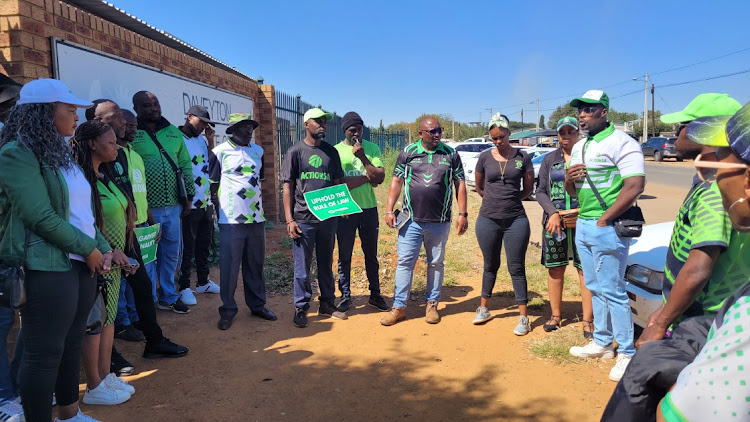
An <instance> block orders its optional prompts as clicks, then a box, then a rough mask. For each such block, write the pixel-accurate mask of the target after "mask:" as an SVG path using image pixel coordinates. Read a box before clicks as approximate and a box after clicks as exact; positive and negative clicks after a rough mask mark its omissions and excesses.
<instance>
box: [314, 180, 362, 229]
mask: <svg viewBox="0 0 750 422" xmlns="http://www.w3.org/2000/svg"><path fill="white" fill-rule="evenodd" d="M305 201H306V202H307V207H308V208H310V212H312V213H313V215H314V216H315V217H317V218H318V220H320V221H323V220H326V219H329V218H331V217H339V216H342V215H349V214H357V213H360V212H362V208H360V207H359V205H357V203H356V202H354V199H352V194H351V193H350V192H349V188H348V187H347V186H346V184H344V183H342V184H340V185H336V186H331V187H330V188H323V189H318V190H314V191H312V192H307V193H305Z"/></svg>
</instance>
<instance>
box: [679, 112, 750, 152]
mask: <svg viewBox="0 0 750 422" xmlns="http://www.w3.org/2000/svg"><path fill="white" fill-rule="evenodd" d="M685 134H686V135H687V137H688V139H690V140H691V141H693V142H695V143H696V144H701V145H706V146H710V147H729V148H731V149H732V151H734V153H735V154H737V155H738V156H739V157H740V158H742V160H743V161H745V162H746V163H750V104H746V105H745V107H743V108H741V109H740V110H739V111H737V112H736V113H734V115H732V116H709V117H699V118H697V119H695V120H693V121H692V122H690V124H689V125H687V127H686V128H685Z"/></svg>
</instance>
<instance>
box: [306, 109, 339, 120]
mask: <svg viewBox="0 0 750 422" xmlns="http://www.w3.org/2000/svg"><path fill="white" fill-rule="evenodd" d="M318 117H325V118H326V122H330V121H331V120H333V114H331V113H326V112H325V111H323V110H321V109H319V108H317V107H315V108H311V109H310V110H307V111H306V112H305V116H304V117H303V119H302V121H303V122H306V121H308V120H310V119H317V118H318Z"/></svg>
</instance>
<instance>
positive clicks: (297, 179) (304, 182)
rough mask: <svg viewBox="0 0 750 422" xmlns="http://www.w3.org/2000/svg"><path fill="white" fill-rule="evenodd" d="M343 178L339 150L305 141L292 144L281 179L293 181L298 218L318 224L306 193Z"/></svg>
mask: <svg viewBox="0 0 750 422" xmlns="http://www.w3.org/2000/svg"><path fill="white" fill-rule="evenodd" d="M343 177H344V170H342V168H341V159H340V158H339V153H338V151H336V148H334V147H333V145H330V144H327V143H325V142H321V143H320V145H319V146H310V145H307V144H306V143H305V141H299V142H297V143H296V144H294V145H292V147H291V148H289V150H288V151H287V152H286V155H285V156H284V162H283V163H282V164H281V181H282V182H292V183H294V212H293V217H294V220H295V221H298V222H303V223H318V222H320V220H318V219H317V218H316V217H315V216H314V215H313V214H312V212H310V209H309V208H308V207H307V202H306V201H305V196H304V194H305V192H311V191H314V190H318V189H323V188H327V187H331V186H333V181H334V180H336V179H341V178H343Z"/></svg>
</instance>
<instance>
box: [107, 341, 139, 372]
mask: <svg viewBox="0 0 750 422" xmlns="http://www.w3.org/2000/svg"><path fill="white" fill-rule="evenodd" d="M109 372H113V373H114V374H115V375H117V376H118V377H121V376H123V375H132V374H133V372H135V367H134V366H133V364H132V363H130V362H128V361H127V360H125V358H124V357H122V355H121V354H120V353H119V352H118V351H117V350H116V349H115V348H114V347H112V358H111V361H110V364H109Z"/></svg>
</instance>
